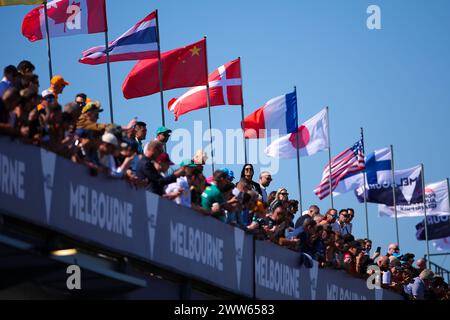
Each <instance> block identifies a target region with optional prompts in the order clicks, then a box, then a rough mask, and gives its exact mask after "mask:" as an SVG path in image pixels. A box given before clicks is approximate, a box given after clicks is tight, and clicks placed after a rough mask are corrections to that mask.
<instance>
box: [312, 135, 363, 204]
mask: <svg viewBox="0 0 450 320" xmlns="http://www.w3.org/2000/svg"><path fill="white" fill-rule="evenodd" d="M364 169H365V163H364V145H363V141H362V139H361V140H359V141H358V142H356V143H355V144H354V145H353V146H352V147H350V148H348V149H346V150H344V151H343V152H341V153H340V154H339V155H337V156H336V157H334V158H333V159H331V186H332V187H331V189H332V191H333V190H334V189H336V187H337V185H338V184H339V182H340V181H341V180H343V179H345V178H348V177H351V176H353V175H354V174H357V173H358V172H361V171H363V170H364ZM314 193H315V194H316V195H317V196H318V197H319V199H321V200H322V199H323V198H325V197H326V196H328V195H329V194H330V164H328V165H327V166H326V167H325V170H324V171H323V174H322V181H321V182H320V185H319V186H318V187H317V188H316V189H314Z"/></svg>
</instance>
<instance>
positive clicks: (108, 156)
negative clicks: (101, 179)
mask: <svg viewBox="0 0 450 320" xmlns="http://www.w3.org/2000/svg"><path fill="white" fill-rule="evenodd" d="M119 148H120V144H119V140H118V139H117V137H116V136H115V135H114V134H112V133H110V132H106V133H104V134H103V135H102V140H101V143H100V145H99V147H98V159H99V163H100V166H101V167H103V168H104V169H106V170H105V171H106V173H107V174H109V175H110V176H111V177H113V178H122V177H123V175H124V173H125V172H126V171H127V169H128V167H129V166H130V164H131V161H132V160H133V158H134V154H131V155H128V156H127V157H125V159H124V160H123V162H122V164H121V165H120V166H118V165H117V163H116V159H115V158H114V153H115V151H116V150H118V149H119Z"/></svg>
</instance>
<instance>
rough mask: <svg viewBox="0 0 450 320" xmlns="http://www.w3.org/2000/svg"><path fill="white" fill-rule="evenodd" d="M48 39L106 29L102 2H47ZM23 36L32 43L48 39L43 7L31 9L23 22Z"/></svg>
mask: <svg viewBox="0 0 450 320" xmlns="http://www.w3.org/2000/svg"><path fill="white" fill-rule="evenodd" d="M47 16H48V29H49V34H50V37H51V38H54V37H65V36H73V35H77V34H86V33H97V32H105V31H106V30H107V23H106V9H105V0H76V1H74V0H54V1H50V2H48V3H47ZM22 34H23V35H24V36H25V37H26V38H28V40H30V41H31V42H34V41H37V40H42V39H44V38H47V33H46V30H45V14H44V5H41V6H39V7H37V8H35V9H33V10H31V11H30V12H29V13H28V14H27V15H26V16H25V17H24V18H23V22H22Z"/></svg>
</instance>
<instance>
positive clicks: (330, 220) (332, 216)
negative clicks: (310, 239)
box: [320, 209, 338, 225]
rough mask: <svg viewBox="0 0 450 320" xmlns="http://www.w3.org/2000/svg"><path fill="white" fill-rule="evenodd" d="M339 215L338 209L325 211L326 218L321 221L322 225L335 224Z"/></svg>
mask: <svg viewBox="0 0 450 320" xmlns="http://www.w3.org/2000/svg"><path fill="white" fill-rule="evenodd" d="M337 217H338V213H337V210H336V209H328V211H327V212H326V213H325V216H324V218H323V219H322V221H320V224H321V225H325V224H328V225H333V224H334V223H335V222H336V219H337Z"/></svg>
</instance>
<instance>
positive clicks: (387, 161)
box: [333, 148, 392, 196]
mask: <svg viewBox="0 0 450 320" xmlns="http://www.w3.org/2000/svg"><path fill="white" fill-rule="evenodd" d="M391 166H392V156H391V149H390V148H382V149H378V150H375V151H374V152H372V153H369V154H368V155H367V156H366V157H365V167H366V169H365V170H364V172H361V173H358V174H354V175H351V176H349V177H346V178H345V179H344V180H342V181H341V183H339V184H338V185H337V186H336V189H334V191H333V196H338V195H340V194H343V193H347V192H349V191H352V190H355V189H357V188H359V187H361V186H362V185H363V184H364V175H365V176H366V183H369V182H370V184H378V183H391V182H392V169H391V168H392V167H391Z"/></svg>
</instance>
